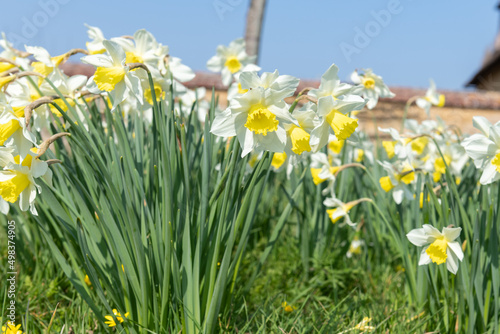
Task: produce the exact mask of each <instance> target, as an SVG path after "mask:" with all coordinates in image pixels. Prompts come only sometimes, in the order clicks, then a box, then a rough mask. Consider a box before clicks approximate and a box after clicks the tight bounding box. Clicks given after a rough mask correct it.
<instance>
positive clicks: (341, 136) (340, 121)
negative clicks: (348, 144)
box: [326, 109, 358, 140]
mask: <svg viewBox="0 0 500 334" xmlns="http://www.w3.org/2000/svg"><path fill="white" fill-rule="evenodd" d="M326 121H327V122H328V124H330V126H331V128H332V129H333V132H334V133H335V137H337V139H338V140H345V139H347V138H349V137H350V136H351V135H352V134H353V133H354V130H356V128H357V127H358V120H357V119H353V118H350V117H348V116H346V115H344V114H343V113H341V112H340V111H338V110H335V109H333V110H332V111H330V113H328V115H326Z"/></svg>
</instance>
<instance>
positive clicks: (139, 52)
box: [111, 29, 194, 77]
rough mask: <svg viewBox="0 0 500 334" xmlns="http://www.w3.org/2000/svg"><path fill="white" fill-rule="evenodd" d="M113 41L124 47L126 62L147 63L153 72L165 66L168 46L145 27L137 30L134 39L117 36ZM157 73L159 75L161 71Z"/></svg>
mask: <svg viewBox="0 0 500 334" xmlns="http://www.w3.org/2000/svg"><path fill="white" fill-rule="evenodd" d="M111 41H113V42H115V43H117V44H119V45H120V46H121V47H122V48H123V50H124V51H125V58H126V63H142V64H145V65H146V66H147V67H148V69H149V70H150V71H151V72H158V70H159V69H160V68H161V67H164V63H165V57H167V55H168V47H167V46H164V45H162V44H161V43H158V42H157V41H156V38H155V37H154V36H153V34H151V33H150V32H149V31H147V30H145V29H140V30H137V31H136V32H135V33H134V36H133V39H128V38H124V37H115V38H111ZM157 75H158V76H159V73H158V74H157ZM193 77H194V75H193Z"/></svg>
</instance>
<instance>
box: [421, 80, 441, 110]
mask: <svg viewBox="0 0 500 334" xmlns="http://www.w3.org/2000/svg"><path fill="white" fill-rule="evenodd" d="M444 103H445V97H444V94H439V93H438V92H437V91H436V84H435V83H434V80H432V79H431V80H430V86H429V89H427V92H426V93H425V96H424V97H420V98H418V99H417V101H416V104H417V106H418V107H419V108H422V109H424V110H425V112H426V114H427V116H429V115H430V111H431V106H436V107H443V106H444Z"/></svg>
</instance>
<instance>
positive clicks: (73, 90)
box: [40, 71, 87, 120]
mask: <svg viewBox="0 0 500 334" xmlns="http://www.w3.org/2000/svg"><path fill="white" fill-rule="evenodd" d="M48 79H49V80H50V82H52V84H53V85H54V86H55V87H56V88H57V90H58V91H59V92H60V93H61V94H62V95H64V97H65V98H66V100H67V101H68V103H69V105H71V106H75V105H77V102H78V98H79V97H80V90H81V89H82V87H84V86H85V83H86V82H87V77H86V76H85V75H73V76H71V77H68V76H67V75H65V74H64V73H62V72H59V71H54V72H52V73H51V74H50V75H49V77H48ZM40 91H41V92H42V93H43V94H44V95H48V96H50V95H54V96H57V95H58V94H57V92H56V91H55V90H54V88H53V87H52V86H51V85H50V84H49V83H48V82H44V83H42V84H41V85H40ZM54 103H56V104H57V105H58V106H59V107H60V108H61V109H62V110H63V111H67V110H68V106H67V105H66V103H64V101H63V100H61V99H56V100H54ZM49 108H50V110H51V111H52V113H53V114H54V115H56V117H61V114H60V112H59V111H58V109H57V108H55V107H54V106H52V105H50V106H49ZM80 120H81V119H80Z"/></svg>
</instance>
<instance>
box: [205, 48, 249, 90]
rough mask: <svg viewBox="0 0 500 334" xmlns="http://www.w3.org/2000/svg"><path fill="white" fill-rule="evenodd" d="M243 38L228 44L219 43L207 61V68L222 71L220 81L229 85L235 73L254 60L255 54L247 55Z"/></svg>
mask: <svg viewBox="0 0 500 334" xmlns="http://www.w3.org/2000/svg"><path fill="white" fill-rule="evenodd" d="M245 47H246V46H245V40H244V39H243V38H238V39H236V40H234V41H232V42H231V43H229V46H224V45H219V46H218V47H217V53H216V55H215V56H213V57H212V58H210V59H209V60H208V62H207V68H208V69H209V70H210V71H212V72H221V73H222V83H223V84H224V86H229V85H230V84H231V81H232V80H233V77H234V75H235V74H236V73H238V72H239V71H241V70H242V69H243V68H244V67H245V66H246V65H247V64H251V63H254V62H255V58H256V57H255V56H249V55H248V54H247V53H246V51H245Z"/></svg>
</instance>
